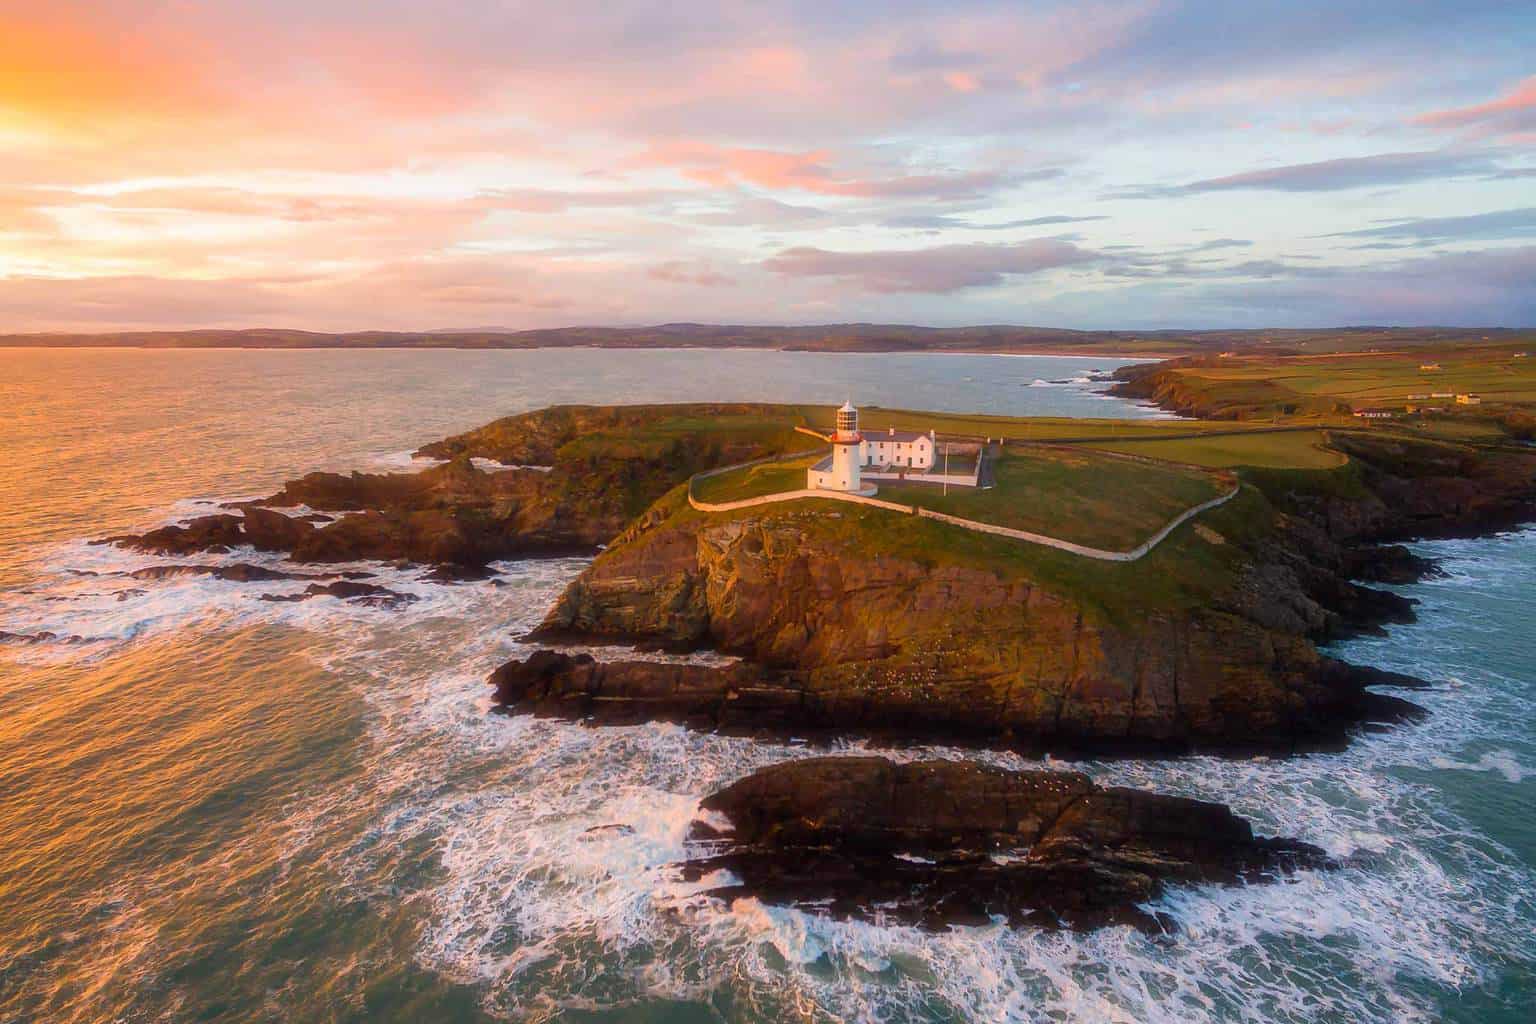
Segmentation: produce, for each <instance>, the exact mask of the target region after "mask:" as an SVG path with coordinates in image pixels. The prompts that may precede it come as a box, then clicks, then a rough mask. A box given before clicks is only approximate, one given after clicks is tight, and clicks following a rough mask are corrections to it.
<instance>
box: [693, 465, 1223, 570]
mask: <svg viewBox="0 0 1536 1024" xmlns="http://www.w3.org/2000/svg"><path fill="white" fill-rule="evenodd" d="M1165 443H1174V442H1165ZM817 457H818V456H811V457H809V458H800V459H793V460H788V461H785V462H774V463H768V464H765V465H760V466H749V467H746V468H744V469H740V470H736V471H733V472H730V473H722V474H720V475H719V476H714V477H706V478H703V479H701V480H699V481H698V482H697V484H696V485H695V489H694V496H695V497H696V498H698V499H699V500H701V501H709V502H727V501H739V500H741V499H743V498H752V497H757V496H759V495H763V494H774V493H778V492H782V491H795V490H799V489H801V488H803V487H804V486H805V470H806V467H807V466H808V465H810V464H811V462H813V461H814V460H815V458H817ZM995 477H996V486H995V487H993V488H990V489H987V490H979V489H975V488H969V487H951V488H950V489H949V493H948V494H947V495H946V494H945V493H944V490H943V488H942V487H940V486H937V485H935V484H919V483H893V482H891V481H887V480H882V481H879V482H878V486H879V488H880V493H879V496H880V497H881V498H883V499H885V500H887V501H895V502H899V503H901V504H903V505H916V506H918V507H921V508H927V509H932V510H933V511H935V512H946V513H948V514H950V515H956V516H963V517H965V518H967V519H975V520H978V521H980V522H985V523H995V524H997V525H999V526H1007V527H1011V528H1013V529H1017V530H1029V531H1031V532H1034V533H1043V534H1046V535H1048V536H1053V537H1059V538H1061V539H1062V540H1070V541H1073V542H1075V543H1078V544H1088V545H1091V546H1094V547H1104V548H1109V549H1112V550H1123V549H1127V548H1132V547H1135V546H1136V545H1137V544H1139V543H1141V542H1142V541H1143V540H1145V539H1146V538H1147V537H1148V536H1150V535H1151V534H1153V533H1155V532H1156V531H1157V530H1158V529H1160V528H1161V527H1162V526H1163V524H1165V523H1167V522H1168V520H1170V519H1172V518H1173V517H1174V516H1176V515H1178V514H1179V513H1180V512H1183V511H1184V510H1185V509H1187V508H1189V507H1190V506H1191V505H1196V504H1199V503H1200V502H1202V501H1206V500H1209V499H1210V498H1214V497H1216V496H1217V495H1218V494H1221V493H1222V492H1223V491H1224V490H1226V487H1227V485H1225V484H1224V483H1222V482H1220V481H1218V480H1217V479H1216V478H1215V477H1214V476H1213V475H1212V474H1210V473H1205V472H1201V471H1199V470H1191V469H1186V468H1183V467H1180V466H1172V465H1151V464H1147V463H1143V462H1138V461H1133V460H1129V459H1119V458H1113V457H1110V456H1106V455H1103V454H1100V453H1097V452H1093V451H1091V450H1088V449H1057V448H1022V449H1011V450H1008V451H1006V452H1004V453H1003V454H1002V456H1001V457H1000V458H999V459H998V460H997V463H996V466H995Z"/></svg>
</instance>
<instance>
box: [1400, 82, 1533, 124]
mask: <svg viewBox="0 0 1536 1024" xmlns="http://www.w3.org/2000/svg"><path fill="white" fill-rule="evenodd" d="M1414 120H1415V122H1416V123H1418V124H1421V125H1425V126H1427V127H1430V128H1436V129H1442V130H1457V131H1460V130H1469V131H1471V132H1472V133H1473V134H1478V135H1519V134H1524V133H1536V75H1532V76H1531V77H1529V78H1527V79H1525V80H1524V81H1523V82H1521V83H1520V84H1519V85H1516V86H1515V87H1514V88H1513V89H1511V90H1509V91H1508V92H1506V93H1504V94H1503V95H1502V96H1497V97H1495V98H1494V99H1491V100H1488V101H1487V102H1486V103H1474V104H1472V105H1471V106H1466V107H1451V108H1448V109H1445V110H1432V111H1430V112H1429V113H1427V114H1420V115H1419V116H1418V117H1417V118H1415V119H1414Z"/></svg>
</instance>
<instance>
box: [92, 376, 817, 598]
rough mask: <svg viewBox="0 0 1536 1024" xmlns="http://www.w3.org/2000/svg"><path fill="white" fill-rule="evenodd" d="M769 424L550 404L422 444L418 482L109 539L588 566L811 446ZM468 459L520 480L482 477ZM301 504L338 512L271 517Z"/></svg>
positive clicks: (310, 495)
mask: <svg viewBox="0 0 1536 1024" xmlns="http://www.w3.org/2000/svg"><path fill="white" fill-rule="evenodd" d="M770 412H771V413H772V414H773V415H776V416H778V417H780V418H783V417H784V411H783V410H782V409H778V410H774V409H773V407H770V406H753V405H723V404H702V405H679V406H627V407H625V406H620V407H606V408H604V407H592V406H557V407H554V408H551V409H542V410H539V411H537V412H531V413H525V414H522V415H519V416H511V417H507V418H505V419H502V420H497V421H495V422H494V423H491V424H488V425H486V426H485V427H482V428H480V429H478V430H474V431H470V432H468V433H466V434H461V435H458V436H456V437H451V438H447V439H445V440H443V441H440V442H437V443H435V444H431V445H428V446H427V447H426V448H424V449H423V450H422V454H429V455H432V456H440V457H443V458H447V459H449V460H450V461H448V462H446V463H444V464H442V465H438V466H433V467H431V468H429V469H424V470H422V471H420V472H416V473H351V474H341V473H310V474H308V475H307V476H304V477H301V478H299V479H297V480H290V481H288V483H287V484H285V485H284V486H283V488H282V490H280V491H278V492H277V493H276V494H273V495H271V496H270V497H267V498H264V499H260V500H257V501H250V502H238V503H233V504H232V505H231V506H229V507H231V508H235V509H239V510H243V512H244V515H243V516H236V515H232V514H223V515H217V516H205V517H202V518H199V519H195V520H192V521H191V522H188V523H185V524H182V525H176V526H167V527H163V528H161V529H158V530H153V531H150V532H149V533H146V534H143V535H138V536H124V537H112V538H109V539H108V541H109V542H110V543H117V544H121V545H123V546H124V547H127V548H130V549H132V550H136V551H146V552H155V553H158V554H171V555H182V554H188V553H191V552H194V551H228V550H230V549H232V548H235V547H239V546H241V545H250V546H252V547H255V548H256V549H258V550H261V551H280V552H285V553H287V554H288V555H290V556H291V557H292V558H294V559H295V560H297V561H303V562H322V563H324V562H348V561H357V560H365V559H366V560H384V561H401V560H404V561H409V562H414V563H420V564H426V565H435V566H447V567H456V568H457V569H464V568H475V567H481V566H484V565H486V564H487V563H488V562H492V561H496V560H499V559H509V558H529V557H563V556H569V555H590V554H592V553H594V552H595V551H596V550H597V549H598V547H599V546H601V545H603V544H606V543H607V542H608V541H610V540H612V539H613V537H614V536H616V535H617V534H618V533H620V532H621V531H622V530H623V529H624V528H625V527H626V526H627V525H628V524H629V523H630V521H631V520H632V519H634V517H635V516H636V515H637V514H639V513H640V512H643V511H644V510H645V508H646V507H647V506H648V505H650V504H651V503H652V502H653V501H655V500H656V499H657V498H659V497H661V496H662V495H663V494H665V493H666V492H667V491H668V490H670V489H671V488H673V487H675V486H676V485H677V484H679V483H682V482H683V481H684V480H686V479H688V477H690V476H691V475H693V474H694V473H697V472H700V471H702V470H705V469H711V468H714V467H717V466H721V465H727V464H730V463H733V462H741V461H746V460H749V459H753V458H757V457H760V456H763V455H768V454H772V453H774V452H778V451H783V450H785V449H786V447H791V448H793V447H798V448H804V447H805V446H806V445H807V444H808V443H809V441H808V440H807V439H806V438H805V437H803V436H800V435H796V434H795V433H794V432H793V429H792V427H791V426H790V425H789V424H788V423H787V422H786V423H785V424H784V425H782V426H781V427H778V428H776V429H775V428H772V427H771V426H770V427H767V428H765V425H764V419H763V417H764V416H766V415H768V414H769V413H770ZM733 422H734V423H737V424H739V425H740V429H739V431H733V430H732V429H730V427H731V424H732V423H733ZM477 457H485V458H490V459H494V460H496V461H499V462H502V463H504V464H509V465H518V466H523V467H524V468H512V469H503V470H497V471H495V472H485V471H482V470H480V469H479V468H477V467H476V466H475V464H474V461H473V460H474V459H475V458H477ZM529 466H542V467H544V469H545V470H547V471H541V470H540V469H534V468H526V467H529ZM303 506H307V507H308V508H310V509H315V510H318V511H319V512H321V513H330V514H339V513H347V514H341V515H324V516H320V517H318V518H317V517H316V516H315V515H314V514H312V513H305V514H302V515H292V516H290V515H286V514H284V513H282V512H279V511H275V510H276V509H282V508H296V507H303Z"/></svg>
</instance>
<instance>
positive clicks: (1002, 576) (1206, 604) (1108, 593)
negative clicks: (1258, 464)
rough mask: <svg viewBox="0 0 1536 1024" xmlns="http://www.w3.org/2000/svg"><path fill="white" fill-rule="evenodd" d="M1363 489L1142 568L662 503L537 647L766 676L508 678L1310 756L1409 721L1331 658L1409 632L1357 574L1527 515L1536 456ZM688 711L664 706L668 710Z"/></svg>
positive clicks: (1239, 517) (907, 729)
mask: <svg viewBox="0 0 1536 1024" xmlns="http://www.w3.org/2000/svg"><path fill="white" fill-rule="evenodd" d="M1341 445H1342V446H1344V447H1345V450H1347V451H1348V452H1349V454H1350V455H1351V457H1352V463H1351V465H1350V466H1348V467H1345V468H1344V469H1343V470H1340V471H1336V472H1330V473H1318V472H1312V473H1300V472H1298V473H1292V474H1285V473H1267V474H1255V475H1253V476H1252V477H1251V478H1250V479H1249V482H1248V484H1247V485H1246V488H1245V494H1244V495H1243V497H1242V498H1241V499H1240V500H1238V501H1234V502H1232V503H1230V504H1229V505H1228V506H1225V507H1223V508H1222V509H1219V510H1216V511H1215V512H1213V513H1211V514H1209V515H1208V516H1207V517H1203V518H1202V520H1201V521H1200V523H1199V524H1198V525H1199V527H1200V528H1199V529H1194V528H1192V527H1186V528H1184V529H1182V530H1180V531H1177V532H1176V533H1175V535H1174V536H1173V537H1172V538H1170V540H1169V542H1168V543H1167V544H1165V545H1164V546H1163V547H1161V548H1159V549H1158V550H1157V551H1156V552H1154V554H1153V555H1151V556H1148V558H1146V559H1144V560H1142V561H1140V562H1136V563H1131V564H1128V565H1111V564H1101V563H1094V564H1086V560H1083V559H1074V558H1073V557H1072V556H1068V555H1062V554H1059V553H1054V552H1048V551H1044V550H1039V549H1029V548H1028V546H1024V545H1018V544H1016V543H1014V542H1009V541H1004V540H1000V539H992V538H981V537H975V536H974V535H970V536H967V537H965V538H963V539H960V540H957V539H956V538H955V537H954V535H953V533H950V534H943V535H941V534H939V533H935V531H946V530H950V531H952V528H950V527H945V526H942V525H941V524H932V523H927V522H923V521H916V520H913V519H912V518H911V517H903V516H899V515H893V514H891V513H888V512H884V511H881V510H874V509H855V510H851V511H846V512H829V511H828V510H827V509H825V508H824V507H822V506H808V505H794V504H791V505H777V506H767V507H765V508H763V509H752V510H749V512H747V513H735V514H727V515H707V516H706V515H702V514H699V513H694V512H692V511H691V510H688V509H687V508H686V504H685V503H684V502H683V501H682V497H681V495H673V496H671V497H670V498H669V499H667V500H666V501H663V502H661V503H659V504H658V505H657V506H656V507H655V508H653V509H652V510H651V511H650V512H649V513H648V514H647V515H646V516H645V517H643V518H642V519H641V520H640V521H639V522H637V523H636V524H635V525H634V526H633V527H631V528H630V529H629V530H628V531H626V532H625V534H624V535H622V536H621V537H619V538H618V539H617V540H616V541H615V542H614V544H613V545H612V546H611V547H610V548H609V550H608V551H606V552H605V553H604V554H603V555H602V556H601V557H599V558H598V559H597V560H596V562H594V564H593V565H592V566H591V568H590V569H588V570H587V571H586V572H585V573H583V575H582V576H581V577H580V578H579V579H578V580H576V581H575V582H574V583H573V584H572V585H571V586H570V588H569V589H568V590H567V592H566V593H565V594H564V595H563V596H562V598H561V599H560V601H559V602H558V604H557V605H556V607H555V608H554V609H553V610H552V612H551V613H550V615H549V616H548V618H547V620H546V621H545V623H544V624H543V626H541V627H540V629H539V630H538V631H537V632H536V633H535V638H536V639H539V638H542V639H546V640H555V641H558V640H561V639H572V638H580V639H582V640H586V641H593V640H595V641H598V642H615V643H645V644H653V645H656V646H661V647H670V648H698V647H710V648H714V649H717V650H720V651H724V652H728V653H732V654H737V655H740V656H741V657H742V658H744V659H746V660H748V661H749V662H750V663H751V665H752V666H753V670H754V671H755V672H757V673H758V675H756V676H755V677H753V678H752V679H751V680H748V679H746V678H745V677H744V676H743V670H740V669H737V670H731V671H728V672H727V671H720V670H712V669H707V668H699V669H698V670H697V671H696V672H690V673H688V674H687V676H688V678H686V679H682V678H681V677H679V678H677V679H674V680H672V681H670V682H669V681H667V680H662V679H658V678H657V677H655V676H654V674H653V673H652V670H650V669H645V668H641V667H638V666H633V665H631V664H630V663H625V662H620V663H617V664H613V663H610V664H607V665H595V664H586V663H577V662H570V663H568V664H564V663H562V664H556V663H554V662H551V661H548V660H546V661H544V662H542V663H540V664H537V665H534V664H532V663H528V664H522V663H515V664H513V665H509V666H507V667H506V668H505V669H504V670H503V671H502V673H500V674H499V679H498V681H499V684H500V696H501V699H502V701H503V703H505V704H507V705H508V706H512V707H536V708H537V709H539V710H541V711H545V712H553V713H563V714H568V715H573V716H597V717H600V718H613V717H616V716H618V717H631V718H633V717H647V716H649V717H672V718H680V719H683V720H687V721H691V722H695V723H697V724H701V725H709V726H712V727H727V728H751V727H752V725H753V723H758V724H763V725H767V726H771V727H776V728H790V729H814V728H827V729H842V730H847V729H858V730H868V731H872V732H886V733H895V734H898V735H903V736H908V737H922V738H932V737H934V736H937V735H944V734H954V735H962V736H967V737H971V738H974V739H976V740H978V741H981V742H987V743H997V744H1005V745H1015V746H1022V747H1027V748H1050V749H1058V750H1059V749H1094V750H1098V749H1111V750H1135V749H1145V748H1148V747H1151V748H1155V749H1161V750H1185V749H1253V748H1267V749H1282V750H1289V749H1296V748H1298V747H1302V746H1313V745H1319V744H1323V745H1330V744H1337V743H1339V742H1342V740H1343V737H1344V735H1345V734H1346V732H1347V730H1349V729H1351V728H1353V727H1356V726H1358V725H1360V724H1362V723H1365V722H1371V721H1390V720H1394V719H1396V718H1398V717H1401V716H1402V715H1404V714H1408V713H1411V711H1412V706H1411V705H1408V704H1406V703H1405V702H1403V701H1400V700H1396V699H1394V698H1391V697H1386V696H1382V695H1378V694H1374V693H1372V692H1371V691H1369V690H1367V689H1366V686H1367V685H1368V684H1370V683H1379V682H1383V681H1387V682H1396V683H1404V682H1408V681H1405V680H1402V679H1400V678H1399V679H1393V680H1383V679H1382V678H1381V677H1379V676H1375V675H1373V674H1372V673H1370V672H1369V671H1366V670H1359V669H1356V668H1354V667H1352V666H1348V665H1345V664H1343V663H1340V662H1338V661H1336V660H1334V659H1331V658H1328V657H1326V656H1324V655H1322V654H1320V653H1319V652H1318V650H1317V649H1316V647H1315V645H1314V644H1315V641H1318V640H1322V639H1326V638H1328V637H1330V636H1336V635H1340V634H1342V633H1345V632H1347V631H1349V630H1352V629H1363V628H1379V627H1380V624H1381V623H1383V622H1391V621H1397V620H1402V619H1404V618H1406V617H1409V616H1411V614H1412V610H1411V603H1410V602H1407V601H1405V600H1403V599H1402V598H1399V597H1396V596H1395V595H1392V594H1389V593H1386V592H1382V591H1376V590H1371V589H1369V588H1365V587H1362V586H1359V585H1357V584H1355V583H1353V582H1351V581H1350V579H1349V577H1350V576H1361V575H1364V576H1376V577H1386V578H1398V579H1401V578H1411V577H1412V576H1413V575H1414V574H1416V573H1417V572H1420V571H1422V569H1423V566H1422V565H1419V564H1417V562H1416V561H1415V560H1414V559H1412V558H1411V556H1408V555H1407V552H1405V551H1403V550H1402V549H1398V548H1384V549H1383V548H1378V547H1375V546H1374V545H1373V542H1376V541H1379V540H1384V539H1401V538H1402V537H1405V536H1413V535H1422V534H1424V533H1428V532H1434V533H1444V532H1448V531H1467V532H1471V531H1476V530H1482V529H1487V528H1488V527H1489V525H1490V524H1495V523H1499V524H1501V523H1504V522H1507V521H1513V520H1515V519H1518V518H1521V517H1528V516H1529V515H1530V514H1531V511H1532V498H1533V494H1536V488H1533V484H1532V480H1533V477H1536V455H1532V456H1516V455H1502V454H1501V455H1483V456H1479V455H1475V454H1468V453H1465V452H1462V453H1461V454H1459V455H1457V456H1456V460H1455V462H1454V464H1451V463H1449V462H1447V459H1448V456H1447V455H1446V454H1445V453H1444V452H1442V451H1440V450H1439V449H1438V447H1437V446H1417V445H1412V444H1407V443H1403V442H1397V441H1390V440H1382V441H1376V440H1374V439H1363V438H1349V439H1345V440H1342V441H1341ZM669 686H671V687H673V689H672V690H671V691H669V689H668V687H669Z"/></svg>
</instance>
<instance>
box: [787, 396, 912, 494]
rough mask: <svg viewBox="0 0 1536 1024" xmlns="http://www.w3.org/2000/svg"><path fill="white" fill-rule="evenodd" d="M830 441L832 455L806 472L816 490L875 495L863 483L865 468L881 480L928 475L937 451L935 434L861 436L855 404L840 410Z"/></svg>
mask: <svg viewBox="0 0 1536 1024" xmlns="http://www.w3.org/2000/svg"><path fill="white" fill-rule="evenodd" d="M807 433H811V431H807ZM817 436H822V435H817ZM827 440H829V441H831V442H832V454H830V455H829V456H827V457H826V458H825V459H822V460H821V461H820V462H818V463H816V464H815V465H814V466H812V467H811V468H810V469H808V470H806V486H807V487H809V488H811V489H813V490H823V491H848V492H849V493H852V494H874V493H875V488H874V487H873V486H866V485H865V484H864V482H863V480H862V475H863V473H862V471H863V470H864V469H865V467H868V468H869V469H870V470H871V472H873V473H876V474H879V475H881V476H885V475H888V474H893V473H897V472H903V471H907V470H911V471H913V472H927V471H928V470H930V469H932V468H933V464H934V458H935V451H936V449H937V445H936V443H935V439H934V433H933V431H931V430H930V431H929V432H928V433H926V434H922V433H918V432H916V431H907V430H895V429H890V430H887V431H885V432H884V433H877V434H870V435H865V434H863V433H861V432H860V431H859V411H858V410H857V409H855V408H854V407H853V403H852V402H851V401H849V402H844V403H843V406H842V408H841V409H838V410H837V429H836V430H835V431H833V432H832V434H831V435H830V436H829V437H827Z"/></svg>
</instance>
